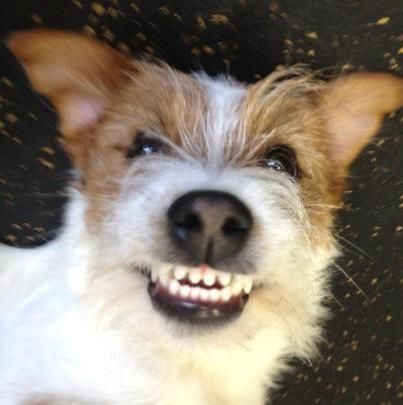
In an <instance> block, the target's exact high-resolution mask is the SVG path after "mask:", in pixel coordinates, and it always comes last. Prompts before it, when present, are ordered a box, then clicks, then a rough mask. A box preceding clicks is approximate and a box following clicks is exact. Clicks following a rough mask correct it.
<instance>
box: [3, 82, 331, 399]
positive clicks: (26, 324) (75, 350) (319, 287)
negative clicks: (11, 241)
mask: <svg viewBox="0 0 403 405" xmlns="http://www.w3.org/2000/svg"><path fill="white" fill-rule="evenodd" d="M200 82H201V83H202V84H203V85H204V86H206V89H207V92H208V94H209V100H210V109H209V112H208V114H207V116H206V123H205V126H204V129H205V133H204V137H205V140H206V143H207V145H208V148H209V153H208V158H207V162H205V161H203V162H199V161H197V159H195V156H191V151H187V154H188V158H186V157H185V158H184V159H183V157H182V158H181V159H179V158H173V157H164V156H161V157H155V156H150V157H143V158H142V159H141V161H140V160H139V161H138V162H136V161H135V162H134V163H133V165H132V168H131V169H130V171H129V172H128V173H127V175H126V177H125V178H124V179H122V188H121V193H120V196H119V198H118V199H117V200H116V201H110V211H109V215H108V216H106V217H105V218H104V220H103V222H102V223H101V224H100V227H101V228H100V229H101V232H99V233H98V234H97V235H94V234H89V232H88V230H87V227H86V225H85V222H84V212H85V209H86V205H87V201H86V199H85V198H84V197H83V196H82V195H81V194H79V193H78V192H77V191H74V192H72V197H71V203H70V204H69V206H68V210H67V215H66V223H65V226H64V229H63V232H62V234H61V235H60V236H59V237H58V238H57V239H56V240H55V241H54V242H51V243H49V244H48V245H46V246H44V247H40V248H37V249H29V250H18V249H14V248H8V247H0V403H1V404H2V405H17V404H22V403H25V402H24V401H30V400H33V399H42V398H44V399H48V398H49V399H50V401H53V402H52V403H55V404H62V403H77V404H85V403H95V404H109V405H110V404H114V405H120V404H122V405H124V404H139V405H140V404H150V405H151V404H158V405H177V404H186V405H204V404H213V405H214V404H216V405H223V404H234V405H236V404H239V405H241V404H246V403H248V404H252V405H253V404H256V405H257V404H262V403H263V402H264V399H265V395H266V394H265V392H266V389H267V388H268V387H272V386H274V385H275V376H276V375H277V374H278V373H279V372H280V371H282V370H283V369H284V364H285V360H286V359H287V358H289V357H290V356H294V355H297V356H302V357H306V356H308V355H310V354H312V352H313V351H314V342H315V341H316V340H317V338H318V336H319V332H320V329H319V325H318V321H319V320H320V319H321V318H323V316H324V312H325V311H324V309H323V307H322V305H321V300H322V298H323V294H324V283H325V281H326V274H325V269H326V267H327V265H328V264H329V263H330V261H331V260H332V258H333V256H334V255H335V253H336V251H335V249H329V250H326V251H325V250H320V249H319V248H318V247H317V246H315V245H313V244H312V243H311V242H310V240H309V232H310V226H309V221H308V220H307V218H306V215H305V211H304V207H303V205H302V202H301V199H300V196H299V189H298V186H297V184H295V183H294V182H292V181H291V180H290V179H289V178H288V177H287V176H286V175H284V174H282V173H275V172H270V171H267V172H262V170H261V169H252V168H249V169H248V168H237V167H235V166H234V165H232V164H231V165H230V164H227V163H228V162H227V161H226V160H225V159H223V155H224V149H225V148H226V147H227V146H228V142H234V141H233V139H232V138H230V136H231V134H233V132H234V130H235V128H236V127H239V126H242V125H241V124H240V123H239V122H238V121H237V118H236V117H237V116H236V113H237V109H238V108H239V104H240V102H241V100H242V98H243V95H244V90H243V89H242V88H241V87H240V86H238V85H236V86H235V85H233V84H231V83H227V82H225V81H218V82H214V81H209V79H207V78H205V77H203V78H201V79H200ZM183 136H189V134H183ZM237 139H238V141H237V142H238V143H237V145H238V147H242V145H243V142H244V138H243V136H242V131H240V132H239V137H238V138H237ZM188 144H189V143H188ZM138 165H141V169H142V170H141V172H142V174H141V176H136V175H135V174H134V173H135V172H136V168H137V167H138ZM198 189H214V190H221V191H226V192H229V193H232V194H234V195H236V196H237V197H238V198H239V199H240V200H241V201H243V202H244V203H245V204H246V205H248V206H249V208H250V210H251V211H252V213H253V215H254V217H255V222H256V224H257V229H256V230H255V233H254V234H252V236H251V241H250V243H249V244H248V246H247V248H246V252H245V254H244V255H243V256H242V257H240V258H239V260H240V262H239V263H243V265H244V266H249V265H250V268H249V270H250V273H251V274H253V277H254V283H255V286H259V287H260V288H258V289H256V291H253V292H252V294H251V297H250V301H249V302H248V304H247V305H246V307H245V310H244V312H243V314H242V316H241V317H240V319H238V320H235V321H233V322H232V323H230V324H228V325H226V326H222V327H216V328H212V327H211V328H206V329H198V328H196V330H193V329H191V328H190V327H185V326H183V325H180V324H178V323H177V322H174V321H172V320H170V319H166V318H165V316H164V315H162V314H160V313H159V312H157V311H155V309H154V308H153V306H152V305H151V302H150V299H149V297H148V294H147V291H146V289H147V280H146V279H145V277H144V276H143V275H141V274H139V273H137V272H134V271H133V270H132V265H133V264H142V263H146V264H149V265H153V263H156V262H159V261H163V260H164V258H163V257H160V252H161V251H164V249H165V245H164V240H163V236H162V235H163V232H162V230H163V229H164V223H163V218H165V212H166V210H167V208H168V207H169V206H170V204H172V202H173V201H174V200H175V199H176V198H177V197H179V196H180V195H182V194H183V193H186V192H189V191H192V190H198ZM138 190H141V192H139V191H138ZM251 263H253V266H252V264H251ZM232 265H233V264H232Z"/></svg>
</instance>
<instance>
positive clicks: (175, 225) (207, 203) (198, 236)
mask: <svg viewBox="0 0 403 405" xmlns="http://www.w3.org/2000/svg"><path fill="white" fill-rule="evenodd" d="M168 221H169V226H170V229H171V233H172V235H173V238H174V240H175V241H176V243H177V245H178V246H179V247H180V248H181V249H182V250H183V251H184V252H185V253H186V255H187V257H188V258H189V259H190V260H191V261H192V262H194V264H202V263H205V264H208V265H210V266H214V264H216V263H217V262H218V261H220V260H221V259H224V258H226V257H229V256H232V255H233V254H235V253H236V252H238V251H239V250H240V249H241V248H242V247H243V245H244V244H245V242H246V240H247V238H248V236H249V233H250V230H251V227H252V215H251V213H250V211H249V209H248V208H247V207H246V206H245V205H244V204H243V203H242V202H241V201H240V200H238V199H237V198H236V197H234V196H233V195H231V194H228V193H224V192H219V191H204V190H202V191H192V192H190V193H187V194H185V195H183V196H181V197H179V198H178V199H177V200H176V201H174V203H173V204H172V205H171V207H170V208H169V210H168Z"/></svg>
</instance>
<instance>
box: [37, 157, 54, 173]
mask: <svg viewBox="0 0 403 405" xmlns="http://www.w3.org/2000/svg"><path fill="white" fill-rule="evenodd" d="M38 162H40V163H41V164H42V165H44V166H45V167H47V168H48V169H51V170H53V169H54V168H55V165H54V164H53V163H52V162H50V161H49V160H46V159H43V158H38Z"/></svg>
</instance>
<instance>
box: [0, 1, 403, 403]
mask: <svg viewBox="0 0 403 405" xmlns="http://www.w3.org/2000/svg"><path fill="white" fill-rule="evenodd" d="M37 25H43V26H50V27H59V28H68V29H78V30H84V31H86V32H87V33H90V34H94V35H96V36H98V37H100V38H103V39H104V40H106V41H108V42H110V43H111V44H112V45H113V46H115V47H117V48H119V49H122V50H123V51H128V52H132V53H134V54H140V53H148V54H152V55H155V56H158V57H161V58H163V59H165V60H166V61H168V62H169V63H170V64H172V65H173V66H176V67H178V68H180V69H182V70H185V71H189V70H192V69H199V68H200V67H203V68H204V69H205V70H206V71H207V72H209V73H212V74H215V73H218V72H229V73H232V74H233V75H234V76H235V77H237V78H238V79H240V80H243V81H253V80H256V79H258V78H260V77H261V76H264V75H265V74H267V73H269V72H270V71H271V70H272V69H273V68H274V67H275V66H277V65H279V64H291V63H296V62H305V63H308V64H309V65H311V66H313V67H314V68H329V69H330V71H331V72H338V71H340V70H343V69H350V68H365V69H368V70H390V71H392V72H394V73H396V74H403V63H402V62H403V3H402V0H384V1H375V0H360V1H358V0H338V1H337V0H321V1H297V0H282V1H258V0H239V1H236V0H232V1H230V0H224V1H211V0H206V1H196V0H187V1H180V0H165V1H157V0H137V1H130V0H127V1H123V0H109V1H107V0H105V1H97V2H95V1H94V2H92V1H84V0H57V1H56V0H54V1H45V0H43V1H42V0H33V1H24V0H15V1H2V2H1V4H0V35H2V36H3V37H4V36H5V35H7V33H9V32H11V31H12V30H16V29H19V28H27V27H32V26H37ZM57 137H58V133H57V129H56V117H55V115H54V113H53V111H52V109H51V108H50V107H49V105H48V104H47V103H46V101H45V100H44V99H42V98H40V97H39V96H38V95H36V94H34V93H33V92H32V91H31V90H30V89H29V87H28V86H27V83H26V81H25V78H24V75H23V73H22V72H21V70H20V68H19V66H18V65H17V63H16V61H15V60H14V59H13V57H12V56H11V55H10V54H9V52H8V51H7V50H6V49H5V48H4V46H2V45H0V240H1V241H3V242H5V243H9V244H15V245H23V246H25V245H32V244H39V243H43V242H46V240H48V239H49V238H52V237H54V235H55V234H56V233H57V229H58V226H59V224H60V216H61V207H62V206H63V203H64V198H63V187H64V185H65V184H66V181H67V180H68V178H69V171H68V169H69V163H68V160H67V158H66V157H65V156H64V155H63V153H62V151H61V149H60V147H59V146H58V143H57V141H56V139H57ZM402 173H403V114H402V112H400V113H397V114H396V115H394V116H392V117H389V119H388V120H387V121H386V122H385V125H384V129H383V131H382V133H381V134H380V135H379V136H378V138H377V139H376V141H375V142H374V143H373V144H372V145H371V146H370V147H368V148H367V149H366V150H365V152H364V153H363V154H362V156H361V158H360V159H359V161H358V162H357V163H356V164H355V165H354V167H353V171H352V176H351V188H350V189H349V190H347V192H346V206H345V209H344V210H343V212H342V213H341V215H340V221H339V225H338V230H339V234H340V237H341V243H342V245H343V246H344V247H345V249H344V250H345V255H344V257H343V258H342V259H341V260H339V263H338V264H339V266H340V268H341V269H344V270H343V271H345V272H347V273H348V274H349V276H347V277H346V276H345V275H343V274H342V271H340V270H338V269H335V282H334V289H333V292H334V301H333V302H331V303H330V305H331V306H332V307H333V312H334V318H333V320H331V321H330V322H329V323H328V325H327V330H328V333H327V341H326V343H324V344H323V345H322V352H321V355H322V359H318V360H317V361H316V362H314V363H313V365H302V364H298V363H296V364H297V369H296V372H295V373H293V374H291V375H290V376H288V377H287V378H285V384H284V388H282V389H281V390H280V391H278V392H277V394H276V395H275V401H274V403H275V404H277V405H279V404H283V405H284V404H290V405H291V404H292V405H296V404H347V405H348V404H383V405H386V404H397V403H403V393H402V390H403V382H402V380H401V378H402V369H403V366H402V358H403V353H402V351H403V350H402V304H401V302H402V299H401V297H402V291H401V287H402V269H403V176H402ZM350 277H351V278H352V279H354V282H353V281H352V280H351V279H350ZM357 285H358V286H359V287H357ZM245 372H247V370H246V371H245Z"/></svg>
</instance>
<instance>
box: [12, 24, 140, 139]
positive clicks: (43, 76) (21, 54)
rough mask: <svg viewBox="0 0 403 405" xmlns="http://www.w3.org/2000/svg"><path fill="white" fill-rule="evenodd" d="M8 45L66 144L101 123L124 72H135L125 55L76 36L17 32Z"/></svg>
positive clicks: (41, 30) (58, 32)
mask: <svg viewBox="0 0 403 405" xmlns="http://www.w3.org/2000/svg"><path fill="white" fill-rule="evenodd" d="M6 44H7V46H8V47H9V48H10V49H11V51H12V52H13V53H14V54H15V56H16V57H17V58H18V60H19V61H20V62H21V64H22V65H23V66H24V68H25V71H26V73H27V75H28V77H29V79H30V81H31V83H32V85H33V87H34V88H35V90H37V91H38V92H39V93H41V94H43V95H45V96H47V97H48V98H49V99H50V101H51V102H52V104H53V105H54V106H55V107H56V110H57V112H58V115H59V119H60V122H59V128H60V131H61V132H62V133H63V134H64V136H65V138H66V139H67V140H69V139H72V138H74V134H75V133H77V132H79V131H82V130H84V129H86V128H88V127H91V126H92V125H94V124H95V123H96V122H97V121H98V120H100V118H101V117H102V114H103V111H104V109H105V107H106V106H107V104H108V103H109V102H110V99H111V96H112V94H113V93H114V92H116V88H117V87H118V85H119V84H120V83H121V82H122V80H124V78H125V74H124V72H125V71H127V70H130V69H131V68H132V67H133V66H132V64H131V61H130V59H129V58H128V57H126V56H125V55H123V54H121V53H119V52H117V51H115V50H114V49H112V48H111V47H109V46H108V45H106V44H104V43H102V42H100V41H97V40H95V39H92V38H90V37H88V36H85V35H83V34H79V33H75V32H66V31H59V30H53V29H32V30H26V31H17V32H15V33H13V34H11V35H10V36H9V37H8V39H7V40H6Z"/></svg>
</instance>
